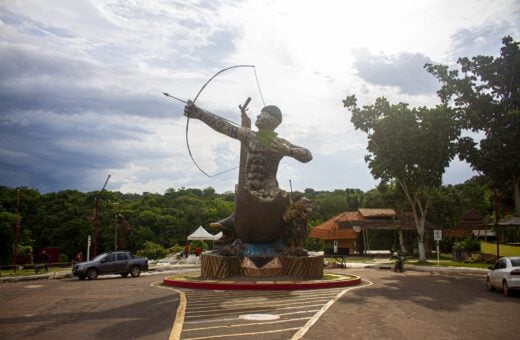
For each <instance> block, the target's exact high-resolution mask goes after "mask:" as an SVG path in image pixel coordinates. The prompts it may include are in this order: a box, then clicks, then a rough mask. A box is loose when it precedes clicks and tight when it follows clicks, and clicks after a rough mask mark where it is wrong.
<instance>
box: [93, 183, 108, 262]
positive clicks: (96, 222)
mask: <svg viewBox="0 0 520 340" xmlns="http://www.w3.org/2000/svg"><path fill="white" fill-rule="evenodd" d="M109 179H110V175H108V177H107V180H106V181H105V185H103V188H101V191H100V192H99V194H97V195H96V199H95V206H94V235H93V236H94V237H93V238H94V247H93V250H92V253H93V257H95V256H96V255H97V232H98V228H99V200H100V196H101V194H102V193H103V191H104V190H105V187H106V186H107V183H108V180H109Z"/></svg>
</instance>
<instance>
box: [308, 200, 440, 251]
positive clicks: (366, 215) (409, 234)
mask: <svg viewBox="0 0 520 340" xmlns="http://www.w3.org/2000/svg"><path fill="white" fill-rule="evenodd" d="M426 227H427V228H428V227H429V228H430V229H433V228H432V227H431V225H430V224H428V223H427V225H426ZM371 230H389V231H394V232H395V233H397V234H398V239H399V245H398V248H401V250H403V251H405V252H406V250H407V249H409V250H410V251H413V250H414V248H416V247H417V245H416V243H417V241H416V239H417V237H416V235H417V234H416V228H415V222H414V219H413V216H412V215H411V213H399V214H398V213H396V211H395V210H394V209H358V210H357V211H347V212H342V213H340V214H338V215H336V216H334V217H332V218H330V219H328V220H327V221H325V222H323V223H321V224H319V225H317V226H315V227H313V228H312V229H311V232H310V234H309V237H313V238H317V239H320V240H324V242H325V253H326V254H338V255H353V254H355V253H357V254H362V253H364V252H365V250H369V242H368V241H367V240H368V234H369V233H370V231H371ZM385 250H386V249H385Z"/></svg>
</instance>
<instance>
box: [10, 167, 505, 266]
mask: <svg viewBox="0 0 520 340" xmlns="http://www.w3.org/2000/svg"><path fill="white" fill-rule="evenodd" d="M18 192H19V195H20V210H19V212H20V226H21V227H20V238H19V240H20V242H19V246H18V252H19V253H24V252H26V253H29V252H37V251H39V249H41V248H43V247H58V248H60V249H61V251H62V253H63V254H65V255H66V256H67V258H68V259H70V258H72V257H73V256H74V255H75V254H76V253H78V252H79V251H82V252H83V254H85V253H86V248H87V238H88V235H92V233H93V220H92V217H93V215H94V213H95V211H94V207H95V200H96V197H99V227H98V242H97V253H98V254H99V253H101V252H104V251H109V250H113V249H114V244H115V241H116V240H115V239H116V238H117V237H119V228H120V225H121V224H120V223H118V219H117V218H116V216H117V215H120V216H123V217H124V219H125V220H126V221H127V222H128V225H126V226H125V227H124V229H125V230H124V232H125V233H124V243H123V244H124V248H125V249H128V250H130V251H133V252H136V251H138V250H140V249H143V248H144V247H145V243H147V244H148V245H150V244H156V245H158V246H160V247H163V248H165V249H167V248H171V247H173V246H174V245H176V244H177V245H178V244H180V245H182V244H184V243H185V242H186V238H187V236H188V235H189V234H191V233H192V232H193V231H195V229H196V228H197V227H198V226H200V225H202V226H204V227H205V228H208V225H209V223H210V222H214V221H217V220H219V219H221V218H224V217H227V216H228V215H229V214H230V213H231V212H232V211H233V207H234V203H233V202H234V194H233V193H231V192H226V193H221V194H219V193H216V192H215V190H214V189H213V188H206V189H203V190H201V189H187V188H180V189H173V188H171V189H168V190H166V192H165V193H164V194H155V193H143V194H123V193H120V192H113V191H103V192H88V193H82V192H79V191H76V190H65V191H60V192H53V193H46V194H40V193H39V192H38V191H37V190H34V189H31V188H26V187H22V188H8V187H0V243H1V244H0V264H4V265H5V264H9V263H10V262H11V258H12V251H13V240H14V235H15V226H16V219H17V214H16V212H17V195H18ZM293 195H294V196H295V197H296V196H301V195H304V196H306V197H307V198H309V199H310V200H311V201H312V202H313V205H314V211H313V213H312V215H311V218H310V221H309V227H312V226H314V225H317V224H319V223H321V222H323V221H325V220H327V219H329V218H330V217H332V216H334V215H336V214H338V213H340V212H343V211H354V210H356V209H358V208H394V209H396V210H400V211H406V210H407V205H406V202H405V199H404V197H403V194H402V193H401V192H400V190H398V186H396V185H395V184H391V185H380V186H379V187H377V188H375V189H372V190H370V191H367V192H363V191H361V190H359V189H339V190H334V191H315V190H313V189H306V190H305V192H303V193H302V192H295V193H294V194H293ZM500 203H501V206H502V207H503V209H502V210H503V211H502V214H505V213H507V211H511V209H513V210H514V208H513V206H514V203H513V199H512V193H511V194H510V195H509V196H503V197H501V202H500ZM493 207H494V206H493V196H492V192H491V191H490V190H489V189H488V185H487V183H485V182H483V179H482V178H479V177H475V178H473V179H471V180H468V181H467V182H465V183H463V184H458V185H448V186H442V187H440V189H439V190H437V191H436V192H435V194H434V195H433V200H432V202H431V208H430V209H431V214H430V215H429V216H430V217H429V221H430V222H432V223H434V224H435V225H436V226H438V227H439V228H449V227H452V226H454V225H456V224H457V223H458V222H459V220H460V218H461V216H462V214H463V213H464V212H465V211H467V210H468V209H472V208H474V209H477V210H478V211H480V212H481V213H482V215H483V216H485V217H486V218H488V219H491V218H492V214H493V211H494V209H493ZM116 234H117V236H116ZM310 242H311V243H309V247H314V248H319V246H320V245H319V243H316V242H314V243H312V240H311V241H310ZM117 243H118V244H119V241H117Z"/></svg>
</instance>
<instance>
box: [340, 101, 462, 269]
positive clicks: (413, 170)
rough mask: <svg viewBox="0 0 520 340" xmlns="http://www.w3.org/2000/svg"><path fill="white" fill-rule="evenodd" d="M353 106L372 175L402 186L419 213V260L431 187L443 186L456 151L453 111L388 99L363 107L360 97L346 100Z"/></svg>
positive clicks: (346, 104) (349, 105) (421, 253)
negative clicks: (365, 136)
mask: <svg viewBox="0 0 520 340" xmlns="http://www.w3.org/2000/svg"><path fill="white" fill-rule="evenodd" d="M343 104H344V106H345V107H347V108H348V109H349V110H350V111H352V118H351V122H352V123H353V124H354V126H355V128H356V130H357V129H359V130H361V131H363V132H365V133H366V134H367V135H368V146H367V150H368V152H369V153H368V155H366V156H365V161H366V162H367V163H368V166H369V168H370V171H371V173H372V175H373V176H374V178H376V179H380V180H381V182H382V183H388V182H391V181H393V180H395V181H396V183H397V184H398V185H399V186H400V188H401V189H402V190H403V193H404V195H405V197H406V200H407V201H408V203H409V206H410V209H411V210H412V213H413V216H414V218H415V226H416V229H417V241H418V249H419V256H420V259H421V260H425V259H426V252H425V248H424V226H425V222H426V216H427V213H428V208H429V205H430V198H431V193H432V190H433V189H435V188H437V187H439V186H440V185H441V182H442V174H443V173H444V170H445V169H446V167H447V166H448V164H449V162H450V160H451V159H453V157H454V155H455V151H456V150H455V140H456V138H457V137H458V130H457V129H456V127H455V126H453V124H452V117H451V116H452V112H451V111H450V110H449V109H448V108H447V107H446V106H445V105H442V106H437V107H435V108H431V109H428V108H426V107H421V108H412V109H410V108H409V107H408V105H407V104H404V103H399V104H397V105H391V104H390V103H389V102H388V101H387V100H386V99H385V98H378V99H376V101H375V103H374V104H373V105H369V106H364V107H363V108H359V107H358V106H357V99H356V97H355V96H354V95H353V96H349V97H347V99H345V100H344V101H343Z"/></svg>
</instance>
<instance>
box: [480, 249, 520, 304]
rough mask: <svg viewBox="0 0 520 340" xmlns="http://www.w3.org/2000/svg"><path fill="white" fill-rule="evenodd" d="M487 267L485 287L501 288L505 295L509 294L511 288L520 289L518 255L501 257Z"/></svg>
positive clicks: (491, 288) (519, 261) (519, 258)
mask: <svg viewBox="0 0 520 340" xmlns="http://www.w3.org/2000/svg"><path fill="white" fill-rule="evenodd" d="M489 269H490V270H489V272H488V273H487V277H486V287H487V289H489V290H495V288H496V289H502V290H503V291H504V294H505V295H510V294H511V290H513V289H520V256H515V257H502V258H500V259H499V260H498V261H497V262H496V263H495V264H494V265H493V266H492V267H489Z"/></svg>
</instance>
